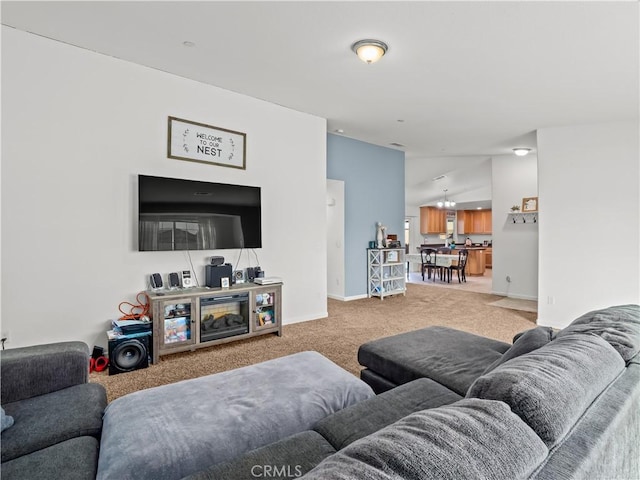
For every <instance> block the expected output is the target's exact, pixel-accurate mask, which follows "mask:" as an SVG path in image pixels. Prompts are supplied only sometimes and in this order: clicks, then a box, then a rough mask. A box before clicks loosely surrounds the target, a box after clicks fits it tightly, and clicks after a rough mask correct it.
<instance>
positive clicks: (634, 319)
mask: <svg viewBox="0 0 640 480" xmlns="http://www.w3.org/2000/svg"><path fill="white" fill-rule="evenodd" d="M576 332H579V333H592V334H594V335H599V336H601V337H602V338H604V339H605V340H606V341H607V342H609V343H610V344H611V346H613V348H615V349H616V350H617V351H618V353H619V354H620V355H621V356H622V358H623V359H624V361H625V362H628V361H629V360H630V359H631V358H632V357H633V356H634V355H636V354H637V353H638V352H640V306H639V305H618V306H615V307H609V308H605V309H603V310H594V311H592V312H588V313H585V314H584V315H582V316H581V317H578V318H577V319H575V320H574V321H573V322H571V324H570V325H568V326H567V327H565V328H564V329H563V330H561V331H560V332H559V333H558V337H563V336H565V335H569V334H572V333H576Z"/></svg>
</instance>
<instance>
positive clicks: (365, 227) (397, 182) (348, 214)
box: [327, 134, 405, 298]
mask: <svg viewBox="0 0 640 480" xmlns="http://www.w3.org/2000/svg"><path fill="white" fill-rule="evenodd" d="M327 178H329V179H333V180H342V181H344V190H345V192H344V195H345V199H344V201H345V215H344V218H345V220H344V221H345V226H344V230H345V238H344V252H345V259H344V265H345V280H344V281H345V297H347V298H348V297H353V296H359V295H363V294H364V295H366V293H367V251H366V249H367V247H368V246H369V242H370V241H371V240H375V238H376V223H377V222H382V224H383V225H385V226H386V227H387V234H392V233H395V234H396V235H398V239H399V240H400V241H401V242H402V244H403V245H404V216H405V211H404V210H405V200H404V152H402V151H399V150H394V149H392V148H385V147H379V146H377V145H372V144H370V143H365V142H361V141H359V140H353V139H351V138H346V137H342V136H339V135H332V134H328V135H327Z"/></svg>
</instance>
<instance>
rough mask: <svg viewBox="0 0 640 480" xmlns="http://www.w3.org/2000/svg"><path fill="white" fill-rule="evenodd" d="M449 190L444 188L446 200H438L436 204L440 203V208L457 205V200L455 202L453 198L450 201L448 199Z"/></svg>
mask: <svg viewBox="0 0 640 480" xmlns="http://www.w3.org/2000/svg"><path fill="white" fill-rule="evenodd" d="M447 192H448V190H447V189H446V188H445V189H444V202H438V203H436V205H438V208H442V207H445V208H449V207H452V208H453V207H455V206H456V202H454V201H453V200H451V201H449V200H447Z"/></svg>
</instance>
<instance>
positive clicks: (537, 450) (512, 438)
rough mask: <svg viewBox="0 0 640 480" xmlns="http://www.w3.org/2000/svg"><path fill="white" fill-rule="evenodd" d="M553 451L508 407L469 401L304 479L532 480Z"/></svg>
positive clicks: (412, 420) (407, 424) (391, 430)
mask: <svg viewBox="0 0 640 480" xmlns="http://www.w3.org/2000/svg"><path fill="white" fill-rule="evenodd" d="M547 454H548V450H547V448H546V446H545V445H544V443H543V442H542V441H541V440H540V438H538V436H537V435H536V434H535V433H534V432H533V430H531V428H530V427H529V426H527V425H526V424H525V423H524V422H522V421H521V420H520V419H519V418H518V417H517V416H516V415H515V414H514V413H512V412H511V410H510V409H509V407H508V406H507V405H505V404H504V403H502V402H495V401H489V400H479V399H465V400H461V401H459V402H457V403H454V404H452V405H448V406H442V407H439V408H432V409H428V410H423V411H420V412H416V413H413V414H411V415H408V416H407V417H405V418H403V419H402V420H399V421H398V422H396V423H394V424H392V425H390V426H388V427H386V428H383V429H382V430H379V431H378V432H376V433H373V434H371V435H369V436H367V437H365V438H362V439H360V440H358V441H356V442H354V443H352V444H351V445H349V446H347V447H346V448H344V449H343V450H341V451H339V452H338V453H336V454H335V455H332V456H331V457H329V458H327V459H326V460H324V461H323V462H322V463H320V464H319V465H318V466H317V467H316V468H314V469H313V470H311V472H309V473H308V474H307V475H305V476H303V477H302V478H304V479H306V480H313V479H318V480H326V479H328V478H331V479H344V480H352V479H354V478H359V479H366V480H373V479H399V478H407V479H408V478H416V479H417V478H419V479H421V480H460V479H486V480H494V479H514V478H528V477H529V475H530V474H531V473H532V472H533V471H534V470H535V469H536V468H537V466H538V465H540V463H541V462H542V461H543V460H544V459H545V457H546V456H547Z"/></svg>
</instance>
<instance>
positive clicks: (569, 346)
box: [467, 334, 624, 448]
mask: <svg viewBox="0 0 640 480" xmlns="http://www.w3.org/2000/svg"><path fill="white" fill-rule="evenodd" d="M623 369H624V362H623V361H622V358H620V355H618V353H617V352H616V351H615V350H614V349H613V347H612V346H611V345H609V344H608V343H607V342H605V341H604V340H603V339H602V338H600V337H598V336H594V335H580V334H574V335H565V336H563V337H559V338H556V339H555V340H553V341H552V342H550V343H548V344H547V345H545V346H543V347H540V348H539V349H537V350H534V351H533V352H530V353H528V354H527V355H522V356H520V357H518V358H514V359H512V360H510V361H509V362H506V363H503V364H502V365H500V366H499V367H497V368H496V369H495V370H493V371H492V372H490V373H488V374H486V375H483V376H482V377H480V378H478V379H477V380H476V381H475V382H474V384H473V385H472V386H471V387H470V388H469V392H468V393H467V398H470V397H477V398H484V399H491V400H500V401H503V402H505V403H506V404H507V405H509V406H510V407H511V409H512V410H513V412H514V413H516V414H517V415H518V416H520V418H522V419H523V420H524V421H525V422H526V423H527V424H528V425H530V426H531V428H532V429H533V430H534V431H535V432H536V433H537V434H538V435H539V436H540V438H541V439H542V440H543V441H544V442H545V443H546V444H547V445H548V446H549V448H551V447H553V446H554V445H556V444H557V443H559V442H560V441H561V440H562V439H563V437H564V436H565V435H566V434H567V432H568V431H569V429H571V428H572V427H573V425H574V424H575V423H576V421H577V420H578V418H580V416H581V415H582V414H583V413H584V411H585V410H586V409H587V407H588V406H589V405H590V404H591V403H592V402H593V401H594V399H596V398H597V397H598V396H599V395H600V394H601V393H602V392H603V390H605V388H606V387H607V386H608V385H609V384H610V383H611V382H612V381H613V380H614V379H615V378H616V377H617V376H618V375H619V374H620V372H622V370H623Z"/></svg>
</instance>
